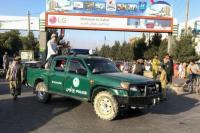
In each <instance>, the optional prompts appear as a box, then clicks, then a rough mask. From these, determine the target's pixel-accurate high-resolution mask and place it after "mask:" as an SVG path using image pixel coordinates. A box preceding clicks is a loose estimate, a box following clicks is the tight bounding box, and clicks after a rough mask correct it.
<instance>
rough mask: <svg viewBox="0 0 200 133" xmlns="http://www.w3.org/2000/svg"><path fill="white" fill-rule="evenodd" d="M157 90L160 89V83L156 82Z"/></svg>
mask: <svg viewBox="0 0 200 133" xmlns="http://www.w3.org/2000/svg"><path fill="white" fill-rule="evenodd" d="M156 91H158V92H159V91H160V84H156Z"/></svg>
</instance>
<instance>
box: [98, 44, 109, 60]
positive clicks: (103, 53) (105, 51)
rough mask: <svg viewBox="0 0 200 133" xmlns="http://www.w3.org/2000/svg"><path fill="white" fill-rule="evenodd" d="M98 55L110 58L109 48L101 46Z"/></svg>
mask: <svg viewBox="0 0 200 133" xmlns="http://www.w3.org/2000/svg"><path fill="white" fill-rule="evenodd" d="M99 54H100V55H101V56H103V57H107V58H108V57H110V47H109V45H105V44H104V45H103V46H102V47H101V50H100V51H99Z"/></svg>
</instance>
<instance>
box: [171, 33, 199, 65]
mask: <svg viewBox="0 0 200 133" xmlns="http://www.w3.org/2000/svg"><path fill="white" fill-rule="evenodd" d="M195 46H196V43H195V40H194V39H193V37H192V35H191V34H189V35H182V36H181V38H180V40H176V43H175V45H174V47H173V49H172V51H173V52H172V55H173V57H174V59H176V60H178V61H180V62H189V61H190V60H191V59H195V58H197V54H196V52H195Z"/></svg>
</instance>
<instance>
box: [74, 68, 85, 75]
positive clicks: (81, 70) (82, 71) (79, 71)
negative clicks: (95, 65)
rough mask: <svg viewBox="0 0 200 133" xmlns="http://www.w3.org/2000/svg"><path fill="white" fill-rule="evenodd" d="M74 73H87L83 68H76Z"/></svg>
mask: <svg viewBox="0 0 200 133" xmlns="http://www.w3.org/2000/svg"><path fill="white" fill-rule="evenodd" d="M76 74H80V75H87V71H86V70H85V69H77V70H76Z"/></svg>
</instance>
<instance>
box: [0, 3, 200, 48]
mask: <svg viewBox="0 0 200 133" xmlns="http://www.w3.org/2000/svg"><path fill="white" fill-rule="evenodd" d="M133 1H134V0H133ZM164 1H166V2H168V3H170V4H171V5H172V7H173V16H174V17H175V18H176V19H177V20H178V22H183V21H184V20H185V4H186V0H164ZM199 5H200V0H190V14H189V19H192V18H195V17H199V16H200V12H199ZM45 6H46V5H45V0H1V4H0V15H2V16H3V15H8V16H25V15H26V14H27V11H28V10H29V11H30V13H31V16H39V15H40V13H41V12H44V11H45V8H46V7H45ZM138 35H140V33H133V32H117V31H83V30H66V32H65V39H67V40H69V41H71V44H72V46H74V47H76V48H95V47H97V46H98V47H99V46H100V45H101V44H103V43H106V44H110V45H112V44H113V42H114V41H115V40H119V41H120V42H123V41H124V40H126V41H128V40H129V39H130V38H131V37H134V36H138ZM105 36H106V41H105Z"/></svg>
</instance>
